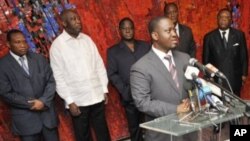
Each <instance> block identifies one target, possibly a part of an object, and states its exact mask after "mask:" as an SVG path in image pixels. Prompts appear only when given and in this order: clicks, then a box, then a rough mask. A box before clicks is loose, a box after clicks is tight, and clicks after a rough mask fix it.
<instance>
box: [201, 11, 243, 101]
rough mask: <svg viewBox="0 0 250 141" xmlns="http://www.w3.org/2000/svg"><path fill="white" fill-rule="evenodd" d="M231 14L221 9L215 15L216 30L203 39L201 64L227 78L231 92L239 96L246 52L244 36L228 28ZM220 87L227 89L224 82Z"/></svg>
mask: <svg viewBox="0 0 250 141" xmlns="http://www.w3.org/2000/svg"><path fill="white" fill-rule="evenodd" d="M231 23H232V14H231V12H230V11H229V10H228V9H221V10H220V11H219V12H218V15H217V24H218V28H216V29H214V30H213V31H211V32H209V33H207V34H206V35H205V37H204V42H203V43H204V45H203V56H202V59H203V63H204V64H208V63H211V64H212V65H214V66H215V67H216V68H218V69H219V70H220V71H221V72H223V73H224V74H225V76H226V77H227V78H228V80H229V82H230V84H231V86H232V89H233V92H234V93H235V94H236V95H237V96H240V90H241V86H242V84H243V83H244V82H245V80H246V77H247V74H248V52H247V45H246V39H245V34H244V33H243V32H242V31H240V30H237V29H235V28H232V27H230V25H231ZM222 85H223V86H224V87H226V88H229V87H228V85H227V83H226V81H223V82H222Z"/></svg>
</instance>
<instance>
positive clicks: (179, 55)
mask: <svg viewBox="0 0 250 141" xmlns="http://www.w3.org/2000/svg"><path fill="white" fill-rule="evenodd" d="M172 53H173V55H174V56H175V58H180V59H181V60H189V59H190V56H189V55H188V54H187V53H184V52H180V51H178V50H173V51H172Z"/></svg>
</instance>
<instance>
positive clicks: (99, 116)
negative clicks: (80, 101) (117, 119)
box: [72, 102, 110, 141]
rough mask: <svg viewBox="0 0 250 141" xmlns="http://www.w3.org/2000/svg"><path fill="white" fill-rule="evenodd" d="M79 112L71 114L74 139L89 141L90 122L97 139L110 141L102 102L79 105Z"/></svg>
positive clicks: (98, 140)
mask: <svg viewBox="0 0 250 141" xmlns="http://www.w3.org/2000/svg"><path fill="white" fill-rule="evenodd" d="M80 110H81V114H80V115H79V116H77V117H73V116H72V121H73V127H74V130H75V136H76V141H91V140H92V138H91V135H90V124H91V125H92V127H93V129H94V131H95V135H96V138H97V141H110V136H109V131H108V127H107V122H106V118H105V110H104V102H101V103H98V104H95V105H91V106H86V107H80Z"/></svg>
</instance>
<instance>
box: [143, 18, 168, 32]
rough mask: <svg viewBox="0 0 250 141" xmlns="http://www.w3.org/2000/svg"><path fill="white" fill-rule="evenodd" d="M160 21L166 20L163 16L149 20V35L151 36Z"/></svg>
mask: <svg viewBox="0 0 250 141" xmlns="http://www.w3.org/2000/svg"><path fill="white" fill-rule="evenodd" d="M162 19H168V18H167V17H165V16H159V17H155V18H153V19H151V20H150V22H149V23H148V32H149V34H151V33H152V32H154V31H155V28H156V26H157V24H158V23H159V22H160V21H161V20H162Z"/></svg>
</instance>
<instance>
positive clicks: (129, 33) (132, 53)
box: [107, 17, 150, 141]
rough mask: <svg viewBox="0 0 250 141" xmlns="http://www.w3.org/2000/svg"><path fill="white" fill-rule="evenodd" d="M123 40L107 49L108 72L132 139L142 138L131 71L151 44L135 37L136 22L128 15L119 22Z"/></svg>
mask: <svg viewBox="0 0 250 141" xmlns="http://www.w3.org/2000/svg"><path fill="white" fill-rule="evenodd" d="M119 30H120V36H121V41H120V42H119V43H118V44H116V45H113V46H112V47H110V48H109V49H108V51H107V56H108V66H107V72H108V77H109V80H110V81H111V83H112V84H113V85H114V86H115V88H116V89H117V90H118V92H119V94H120V96H121V101H122V104H123V106H124V108H125V112H126V115H127V120H128V127H129V132H130V139H131V141H140V140H141V139H142V135H141V130H140V128H139V124H140V118H141V116H140V115H141V114H140V112H139V111H138V110H137V108H136V107H135V105H134V101H133V99H132V96H131V90H130V84H129V73H130V68H131V66H132V65H133V64H134V63H135V62H136V61H137V60H139V59H140V58H141V57H142V56H143V55H145V54H146V53H147V52H148V51H149V50H150V45H149V44H147V43H146V42H144V41H140V40H136V39H134V30H135V28H134V23H133V21H132V20H131V19H130V18H128V17H126V18H123V19H122V20H121V21H120V23H119Z"/></svg>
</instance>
